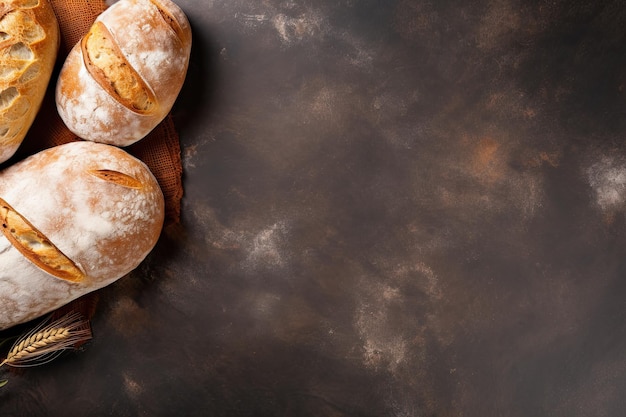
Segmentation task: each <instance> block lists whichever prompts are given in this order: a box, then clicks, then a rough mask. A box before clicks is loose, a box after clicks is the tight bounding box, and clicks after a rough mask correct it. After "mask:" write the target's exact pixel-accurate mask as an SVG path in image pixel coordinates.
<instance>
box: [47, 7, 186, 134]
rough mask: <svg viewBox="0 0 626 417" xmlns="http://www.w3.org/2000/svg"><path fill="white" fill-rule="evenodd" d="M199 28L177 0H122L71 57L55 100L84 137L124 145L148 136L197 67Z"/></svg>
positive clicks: (101, 17)
mask: <svg viewBox="0 0 626 417" xmlns="http://www.w3.org/2000/svg"><path fill="white" fill-rule="evenodd" d="M190 51H191V28H190V26H189V22H188V20H187V18H186V16H185V14H184V13H183V12H182V10H181V9H180V8H179V7H178V6H177V5H176V4H174V3H173V2H171V1H169V0H119V1H118V2H116V3H114V4H113V5H112V6H110V7H109V8H107V9H106V10H105V11H104V12H103V13H102V14H100V15H99V16H98V18H97V19H96V21H95V22H94V25H92V27H91V28H90V30H89V32H88V34H87V36H85V37H83V39H81V41H80V42H78V43H77V44H76V45H74V47H73V48H72V50H71V51H70V53H69V54H68V56H67V57H66V60H65V62H64V63H63V67H62V68H61V72H60V74H59V77H58V81H57V85H56V91H55V101H56V106H57V110H58V113H59V115H60V117H61V119H62V120H63V122H64V123H65V125H66V126H67V127H68V128H69V129H70V130H71V131H72V132H73V133H74V134H76V135H77V136H78V137H80V138H83V139H87V140H90V141H94V142H101V143H107V144H111V145H116V146H128V145H131V144H133V143H135V142H137V141H138V140H140V139H142V138H144V137H145V136H146V135H147V134H148V133H150V131H152V130H153V129H154V128H155V127H156V126H157V125H158V124H159V123H160V122H161V121H162V120H163V119H164V118H165V117H166V116H167V113H168V112H169V111H170V110H171V109H172V106H173V105H174V102H175V101H176V98H177V97H178V94H179V93H180V90H181V88H182V85H183V82H184V80H185V77H186V73H187V69H188V66H189V58H190Z"/></svg>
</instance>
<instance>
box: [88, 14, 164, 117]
mask: <svg viewBox="0 0 626 417" xmlns="http://www.w3.org/2000/svg"><path fill="white" fill-rule="evenodd" d="M81 48H82V51H83V60H84V64H85V67H86V68H87V71H89V73H90V74H91V76H92V77H93V78H94V80H96V81H97V82H98V84H100V86H101V87H102V88H103V89H105V90H107V91H108V92H109V94H111V95H112V96H114V97H116V98H117V100H118V101H119V102H120V103H121V104H122V105H124V106H125V107H127V108H128V109H130V110H132V111H134V112H137V113H141V114H146V113H150V112H151V111H152V109H153V107H154V106H156V98H155V97H154V93H153V92H152V90H150V88H149V87H148V85H146V83H145V82H144V80H143V79H142V78H141V76H140V75H139V74H138V73H137V71H136V70H135V69H134V68H133V67H132V66H131V65H130V64H129V63H128V61H127V60H126V58H124V55H123V54H122V51H120V48H119V47H118V46H117V44H116V43H115V41H114V39H113V37H112V36H111V33H110V32H109V31H108V30H107V28H106V26H104V24H103V23H102V22H95V23H94V24H93V26H91V28H90V29H89V32H88V33H87V34H86V35H85V36H84V37H83V39H82V41H81Z"/></svg>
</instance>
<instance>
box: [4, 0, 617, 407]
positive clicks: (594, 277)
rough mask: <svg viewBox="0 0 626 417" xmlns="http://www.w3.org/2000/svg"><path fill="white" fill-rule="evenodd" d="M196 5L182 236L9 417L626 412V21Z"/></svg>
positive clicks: (12, 387)
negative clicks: (90, 336)
mask: <svg viewBox="0 0 626 417" xmlns="http://www.w3.org/2000/svg"><path fill="white" fill-rule="evenodd" d="M179 4H180V5H181V7H182V8H183V9H184V10H185V11H186V12H187V14H188V16H189V19H190V21H191V24H192V26H193V30H194V46H193V52H192V61H191V67H190V70H189V74H188V78H187V82H186V84H185V87H184V89H183V91H182V93H181V96H180V99H179V101H178V102H177V105H176V108H175V110H174V117H175V121H176V124H177V126H178V128H179V131H180V136H181V145H182V149H183V162H184V170H185V177H184V184H185V197H184V198H183V213H182V222H181V224H180V225H178V226H174V227H170V228H168V229H167V230H166V231H165V232H164V234H163V238H162V240H161V241H160V242H159V245H158V246H157V248H156V249H155V250H154V252H153V253H152V254H151V255H150V257H149V258H148V259H147V260H146V262H145V263H144V264H143V265H142V266H141V267H140V268H139V269H138V270H137V271H136V272H135V273H133V274H131V276H129V277H126V278H124V279H122V280H120V281H118V282H117V283H116V284H114V285H112V286H110V287H108V288H106V289H104V290H103V291H102V292H101V293H100V298H99V304H98V310H97V313H96V316H95V317H94V320H93V328H94V335H95V337H94V340H93V341H92V342H91V343H89V344H88V345H86V346H85V347H84V348H83V349H82V350H81V351H80V352H77V353H75V354H71V355H67V356H65V357H63V358H61V359H58V360H57V361H55V362H53V363H51V364H49V365H46V366H43V367H40V368H36V369H30V370H28V371H25V372H22V373H17V374H6V373H5V374H3V376H6V375H8V376H9V378H10V382H9V384H8V385H7V386H6V387H4V388H3V389H2V390H0V411H1V414H2V415H6V416H10V415H63V416H87V415H88V416H108V415H110V416H172V415H180V416H232V417H239V416H302V417H306V416H332V417H338V416H363V417H365V416H368V417H369V416H397V417H401V416H402V417H408V416H416V417H417V416H438V417H443V416H511V417H518V416H519V417H526V416H564V417H565V416H568V417H571V416H594V417H602V416H618V415H625V414H626V396H625V395H624V391H625V390H626V321H625V319H626V308H625V307H626V302H625V300H626V263H625V262H626V258H625V257H624V254H625V253H624V252H625V251H626V246H625V245H624V243H626V242H625V241H626V221H625V220H626V217H625V216H626V141H625V140H624V139H625V137H624V136H625V135H626V121H625V118H624V113H625V112H626V96H625V94H626V92H625V89H626V31H625V30H624V27H626V2H624V1H605V2H586V1H565V0H556V1H536V2H533V1H513V0H493V1H410V0H384V1H383V0H378V1H376V0H340V1H329V0H318V1H313V0H311V1H288V0H287V1H278V0H264V1H242V0H229V1H218V0H208V1H194V0H180V1H179Z"/></svg>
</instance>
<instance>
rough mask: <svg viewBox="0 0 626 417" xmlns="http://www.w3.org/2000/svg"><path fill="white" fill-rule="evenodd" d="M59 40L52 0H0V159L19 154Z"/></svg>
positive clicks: (44, 86) (44, 89)
mask: <svg viewBox="0 0 626 417" xmlns="http://www.w3.org/2000/svg"><path fill="white" fill-rule="evenodd" d="M59 42H60V38H59V26H58V23H57V20H56V16H55V14H54V11H53V10H52V7H51V6H50V3H49V2H48V0H5V1H3V2H1V3H0V162H4V161H6V160H7V159H9V158H10V157H11V156H13V154H15V152H16V151H17V149H18V147H19V146H20V144H21V143H22V141H23V140H24V137H25V136H26V133H27V132H28V129H29V128H30V126H31V125H32V123H33V121H34V120H35V116H36V115H37V112H38V111H39V108H40V107H41V103H42V101H43V97H44V94H45V92H46V88H47V87H48V83H49V81H50V77H51V75H52V71H53V69H54V64H55V61H56V57H57V52H58V49H59Z"/></svg>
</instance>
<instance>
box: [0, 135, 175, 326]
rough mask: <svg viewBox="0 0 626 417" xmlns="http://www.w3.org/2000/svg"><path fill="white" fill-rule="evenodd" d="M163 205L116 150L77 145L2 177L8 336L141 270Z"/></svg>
mask: <svg viewBox="0 0 626 417" xmlns="http://www.w3.org/2000/svg"><path fill="white" fill-rule="evenodd" d="M163 221H164V199H163V194H162V192H161V189H160V188H159V184H158V183H157V180H156V179H155V177H154V176H153V175H152V173H151V172H150V170H149V169H148V167H147V166H146V165H145V164H144V163H143V162H141V161H140V160H138V159H136V158H135V157H133V156H131V155H130V154H128V153H127V152H126V151H124V150H123V149H120V148H118V147H115V146H111V145H106V144H100V143H94V142H89V141H79V142H70V143H68V144H65V145H60V146H57V147H53V148H50V149H47V150H44V151H41V152H39V153H37V154H35V155H32V156H30V157H28V158H26V159H24V160H22V161H20V162H17V163H15V164H13V165H11V166H9V167H7V168H5V169H4V170H3V171H1V172H0V222H1V224H2V233H0V330H1V329H5V328H8V327H11V326H13V325H16V324H19V323H23V322H26V321H28V320H31V319H34V318H37V317H39V316H41V315H43V314H46V313H48V312H50V311H53V310H55V309H57V308H59V307H61V306H63V305H65V304H67V303H68V302H70V301H72V300H73V299H75V298H78V297H80V296H81V295H84V294H86V293H89V292H91V291H94V290H97V289H99V288H102V287H104V286H105V285H108V284H110V283H112V282H114V281H116V280H117V279H119V278H121V277H122V276H124V275H126V274H128V273H129V272H130V271H132V270H133V269H135V268H136V267H137V266H138V265H139V264H140V263H141V262H142V261H143V259H145V257H146V256H147V255H148V253H149V252H150V251H151V250H152V249H153V247H154V246H155V245H156V242H157V240H158V238H159V236H160V233H161V230H162V227H163Z"/></svg>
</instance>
